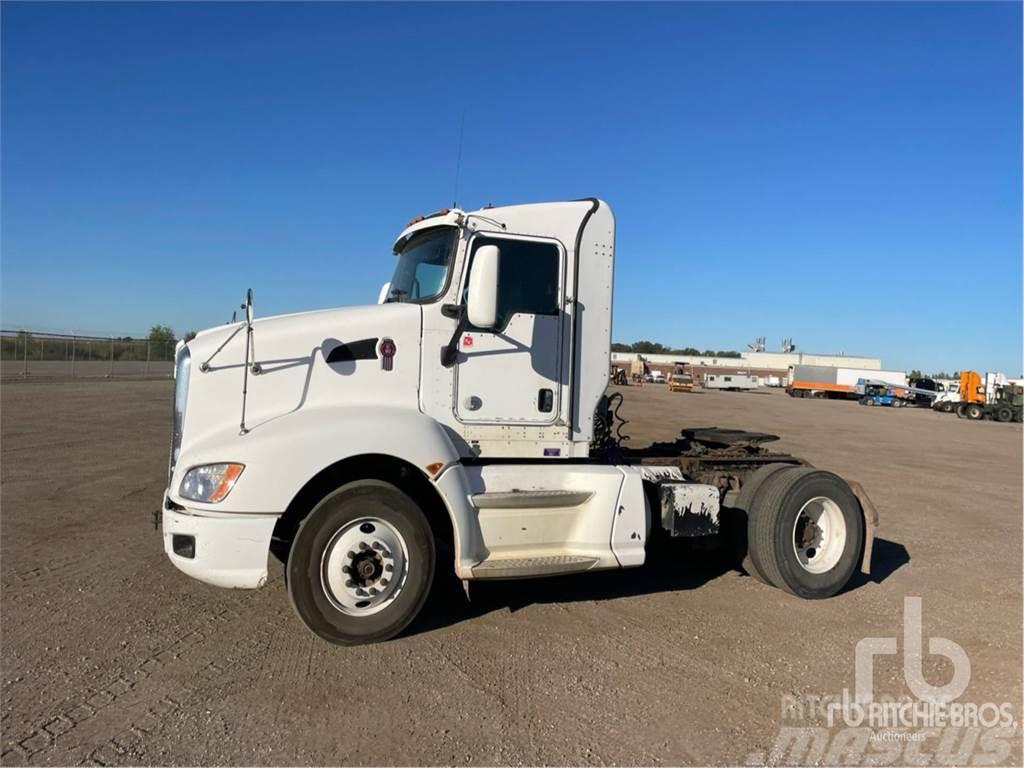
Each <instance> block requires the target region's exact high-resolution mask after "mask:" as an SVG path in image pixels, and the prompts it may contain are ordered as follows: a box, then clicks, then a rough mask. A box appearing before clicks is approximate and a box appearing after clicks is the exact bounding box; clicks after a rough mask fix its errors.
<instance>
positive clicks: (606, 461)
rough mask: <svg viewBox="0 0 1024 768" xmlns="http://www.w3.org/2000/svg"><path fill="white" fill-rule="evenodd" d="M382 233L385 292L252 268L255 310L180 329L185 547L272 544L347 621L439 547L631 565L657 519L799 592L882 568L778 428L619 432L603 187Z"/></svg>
mask: <svg viewBox="0 0 1024 768" xmlns="http://www.w3.org/2000/svg"><path fill="white" fill-rule="evenodd" d="M393 250H394V252H395V254H396V255H397V263H396V265H395V268H394V276H393V277H392V279H391V282H390V284H389V285H388V286H387V287H386V289H385V290H384V291H383V292H382V303H378V304H376V305H371V306H362V307H348V308H342V309H331V310H324V311H316V312H306V313H302V314H294V315H284V316H279V317H268V318H262V319H253V316H252V315H253V307H252V300H251V299H252V297H251V293H250V294H249V297H248V299H247V301H246V304H245V308H246V316H245V319H244V320H243V321H242V322H239V323H235V324H231V325H228V326H219V327H215V328H210V329H208V330H205V331H202V332H201V333H199V334H198V335H196V336H195V337H194V338H192V339H190V340H189V341H187V342H183V343H180V344H179V345H178V349H177V352H176V360H175V391H174V411H173V430H172V439H171V458H170V472H169V477H168V485H167V490H166V493H165V497H164V503H163V543H164V549H165V551H166V553H167V556H168V557H169V558H170V560H171V562H172V563H173V564H174V565H175V566H176V567H177V568H179V569H180V570H181V571H183V572H185V573H186V574H189V575H190V576H193V577H195V578H197V579H200V580H201V581H204V582H207V583H210V584H215V585H218V586H221V587H234V588H255V587H260V586H263V584H264V583H265V582H266V580H267V560H268V557H269V556H270V555H271V551H272V550H273V553H274V556H278V557H281V558H282V559H284V561H285V563H286V566H285V573H286V576H287V578H286V585H287V589H288V593H289V596H290V598H291V602H292V605H293V607H294V608H295V611H296V613H297V614H298V616H299V618H300V619H301V620H302V621H303V622H304V623H305V624H306V626H307V627H309V629H310V630H312V631H313V632H315V633H316V634H317V635H318V636H320V637H321V638H323V639H325V640H327V641H330V642H334V643H339V644H354V643H364V642H372V641H377V640H384V639H387V638H390V637H392V636H394V635H396V634H397V633H399V632H401V631H402V630H403V628H405V627H406V626H407V625H408V624H409V622H410V621H412V619H413V618H414V617H415V616H416V614H417V613H418V612H419V610H420V608H421V607H422V606H423V604H424V601H425V600H426V597H427V594H428V592H429V590H430V588H431V583H432V582H433V580H434V578H435V576H436V575H438V574H440V573H448V574H453V575H454V576H455V577H457V578H459V579H462V580H463V581H464V582H465V583H467V584H468V582H470V581H473V580H478V579H514V578H522V577H536V576H550V575H557V574H564V573H572V572H583V571H595V570H601V569H609V568H630V567H635V566H639V565H642V564H643V563H644V561H645V559H646V558H647V546H648V544H649V542H651V541H652V540H654V539H656V538H659V537H671V536H702V537H703V536H714V535H727V536H729V537H730V538H731V539H732V541H733V544H734V547H735V551H736V552H737V554H738V556H739V557H740V558H742V563H743V567H744V568H745V569H746V570H747V571H748V572H749V573H751V574H753V575H754V576H755V577H756V578H758V579H760V580H761V581H763V582H765V583H766V584H770V585H773V586H776V587H779V588H781V589H783V590H786V591H789V592H791V593H793V594H795V595H798V596H800V597H806V598H816V597H827V596H829V595H833V594H835V593H836V592H838V591H839V590H840V589H842V588H843V587H844V586H845V585H846V584H847V582H848V581H849V579H850V577H851V575H852V574H853V572H854V571H855V570H856V569H857V567H858V566H860V567H861V568H862V569H865V570H867V569H869V566H870V559H871V545H872V540H873V531H874V528H875V525H876V524H877V513H876V512H875V511H874V508H873V507H872V505H871V502H870V500H869V499H868V497H867V496H866V494H865V493H864V492H863V490H862V489H861V488H860V486H859V485H857V484H856V483H847V482H846V481H844V480H843V479H841V478H839V477H837V476H836V475H834V474H832V473H829V472H823V471H819V470H814V469H812V468H810V467H809V465H807V464H806V463H804V462H801V461H800V460H799V459H796V458H794V457H792V456H788V455H784V454H776V453H772V452H770V451H768V450H767V449H766V448H764V445H763V444H764V443H766V442H768V441H770V440H772V439H774V436H772V435H764V434H759V433H747V432H742V431H736V430H723V429H690V430H681V432H680V433H679V437H678V438H677V439H676V440H675V441H673V442H669V443H659V444H655V445H652V446H649V447H647V448H644V449H630V448H628V447H627V446H625V445H623V444H622V442H621V436H620V434H619V429H620V428H621V424H620V423H617V418H616V411H617V407H618V401H619V400H620V399H621V398H622V394H621V393H619V392H616V393H612V394H608V393H606V388H607V385H608V372H609V345H610V341H611V339H610V337H609V332H610V329H611V307H612V265H613V259H614V251H615V220H614V218H613V216H612V212H611V209H610V208H609V207H608V205H607V204H605V203H603V202H601V201H599V200H596V199H586V200H579V201H572V202H562V203H544V204H538V205H516V206H508V207H503V208H489V209H483V210H479V211H472V212H465V211H461V210H444V211H440V212H438V213H435V214H432V215H429V216H426V217H423V216H420V217H417V218H416V219H414V220H413V221H411V222H410V223H409V224H408V225H407V226H406V227H405V229H403V230H402V231H401V233H400V234H399V236H398V238H397V240H396V241H395V243H394V247H393ZM748 541H749V546H748V545H747V542H748ZM272 545H273V546H272Z"/></svg>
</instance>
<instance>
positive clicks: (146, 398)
mask: <svg viewBox="0 0 1024 768" xmlns="http://www.w3.org/2000/svg"><path fill="white" fill-rule="evenodd" d="M626 395H627V401H626V406H625V407H624V408H623V413H624V415H626V417H627V418H629V419H631V420H632V422H631V423H630V424H629V425H628V426H627V427H626V430H625V431H626V432H627V433H629V434H631V435H632V436H633V444H640V443H642V442H644V441H646V440H651V439H668V438H671V437H673V436H674V434H675V433H676V431H677V428H678V427H679V426H682V425H690V426H698V425H700V426H709V425H717V426H723V427H742V428H751V429H758V430H765V431H770V432H776V433H778V434H780V435H782V436H783V440H782V441H781V443H780V444H778V445H779V446H780V447H781V448H782V449H786V450H789V451H792V452H793V453H795V454H797V455H800V456H803V457H805V458H807V459H808V460H810V461H812V462H813V463H814V464H816V465H817V466H819V467H823V468H828V469H832V470H835V471H837V472H839V473H840V474H843V475H845V476H847V477H849V478H853V479H858V480H860V481H861V482H862V483H863V485H864V487H865V488H866V489H867V491H868V493H869V494H870V495H871V496H872V498H873V499H874V501H875V503H876V504H877V506H878V508H879V510H880V514H881V522H882V528H881V530H880V532H879V534H880V536H881V537H882V540H881V541H879V542H878V543H877V549H876V558H875V572H874V573H873V575H872V577H871V578H870V579H861V580H859V581H857V582H856V583H855V584H854V586H853V588H851V589H850V590H849V591H847V592H845V593H844V594H842V595H840V596H838V597H836V598H833V599H831V600H828V601H823V602H820V601H816V602H805V601H800V600H797V599H795V598H792V597H790V596H788V595H786V594H784V593H783V592H781V591H778V590H773V589H769V588H767V587H765V586H763V585H761V584H759V583H757V582H756V581H755V580H754V579H752V578H749V577H745V576H742V575H741V574H739V573H737V572H735V571H732V570H729V569H728V567H727V565H725V564H724V563H723V562H722V561H721V559H719V558H716V557H713V556H711V557H709V556H699V555H696V554H693V555H686V554H685V553H679V552H676V553H675V554H674V555H673V557H674V559H675V561H666V560H662V561H660V562H659V563H657V564H654V565H651V566H648V567H645V568H644V569H640V570H634V571H625V572H620V573H604V574H591V575H587V576H575V577H564V578H561V579H557V580H547V581H529V582H514V583H509V584H497V583H495V584H484V585H474V590H473V593H472V596H473V600H472V602H471V603H470V604H466V603H465V602H464V601H461V600H458V599H456V598H455V597H453V596H451V595H447V594H446V595H444V596H440V597H438V598H437V599H436V600H435V602H434V605H433V607H432V608H431V609H430V610H429V612H428V614H427V615H426V616H425V618H423V619H422V620H420V621H419V622H418V623H417V624H415V625H414V627H413V629H412V631H411V632H409V633H407V635H406V636H404V637H402V638H400V639H398V640H395V641H392V642H389V643H386V644H383V645H378V646H369V647H360V648H354V649H342V648H335V647H332V646H329V645H326V644H324V643H323V642H321V641H319V640H317V639H315V638H314V637H313V636H312V635H310V634H309V633H308V632H307V631H306V630H305V629H304V628H303V627H302V626H301V625H300V624H299V622H298V620H297V619H296V618H294V616H293V615H292V611H291V608H290V606H289V604H288V599H287V596H286V594H285V591H284V589H283V584H282V579H281V568H280V566H279V565H278V564H276V562H275V563H273V566H272V569H271V582H270V584H269V585H268V586H267V587H266V588H264V589H262V590H258V591H254V592H231V591H226V590H221V589H216V588H214V587H208V586H206V585H203V584H200V583H199V582H196V581H193V580H191V579H189V578H187V577H186V576H184V575H183V574H181V573H179V572H178V571H176V570H175V569H174V568H173V567H172V566H171V564H170V563H169V562H168V561H167V560H166V559H165V558H164V556H163V553H162V551H161V545H160V537H159V534H158V533H157V532H156V531H155V530H154V528H153V519H152V514H153V512H154V511H155V510H157V509H158V508H159V505H160V500H161V493H162V491H163V486H164V482H165V473H166V465H167V443H168V435H169V416H170V396H171V384H170V383H169V382H165V381H141V382H116V381H115V382H103V381H97V382H49V383H47V382H28V383H12V384H5V385H4V386H3V388H2V409H3V410H2V420H3V421H2V507H3V509H2V527H0V535H2V548H0V555H2V570H0V575H2V590H3V591H2V606H0V607H2V613H3V636H2V641H3V644H2V662H3V664H2V666H3V699H2V707H3V710H2V722H0V724H2V731H3V734H2V736H3V747H2V749H3V753H2V757H0V760H2V762H3V764H5V765H15V764H25V763H31V764H64V765H73V764H79V763H103V764H140V763H164V764H220V763H228V764H286V765H287V764H308V763H314V764H342V763H346V764H353V763H362V764H391V765H402V764H423V763H431V764H433V763H449V764H453V763H456V764H464V763H474V764H487V765H494V764H518V763H522V764H592V763H593V764H605V763H619V764H649V763H667V764H694V763H696V764H709V763H734V764H735V763H740V764H742V763H746V762H762V761H764V760H765V759H768V758H769V757H770V750H771V749H772V745H773V743H774V741H775V739H776V736H777V735H778V734H779V729H780V727H782V726H786V725H794V724H795V725H806V724H809V722H810V721H799V722H796V723H794V722H791V721H788V720H784V719H783V714H784V713H783V703H784V701H786V699H785V698H784V697H787V696H790V697H793V696H796V697H803V696H824V695H829V694H832V695H835V694H839V693H840V692H841V691H842V690H843V689H844V688H850V689H852V688H853V684H854V647H855V645H856V643H857V641H858V640H860V639H862V638H864V637H869V636H876V637H899V638H900V643H901V644H902V642H903V640H902V631H903V629H902V628H903V621H902V612H903V599H904V597H905V596H921V597H922V599H923V615H924V635H925V637H926V638H927V637H930V636H932V637H933V636H939V637H944V638H949V639H950V640H952V641H955V642H956V643H959V644H960V645H961V646H962V647H963V648H964V649H965V651H966V652H967V654H968V655H969V657H970V662H971V681H970V687H969V688H968V689H967V691H966V693H965V694H964V695H963V697H962V699H963V700H967V701H971V702H978V703H982V702H989V701H991V702H1004V701H1009V702H1011V703H1013V705H1014V708H1015V710H1014V717H1016V718H1018V719H1019V718H1020V714H1021V709H1020V701H1021V661H1022V652H1021V640H1022V637H1021V625H1022V615H1021V605H1022V603H1021V601H1022V595H1021V568H1022V563H1021V509H1022V499H1021V481H1022V478H1021V467H1022V451H1021V437H1022V436H1021V427H1020V425H1017V424H1013V425H1007V424H998V423H990V422H986V423H971V422H966V421H962V420H959V419H957V418H956V417H955V416H949V415H942V414H937V413H932V412H930V411H921V410H914V409H904V410H901V411H897V410H893V409H881V408H879V409H869V408H864V407H860V406H858V405H857V404H856V403H846V402H831V401H804V400H792V399H790V398H787V397H785V396H784V395H781V394H780V393H777V392H776V393H771V394H753V393H751V394H740V393H707V394H700V393H694V394H670V393H668V392H666V391H665V389H664V388H663V387H658V386H648V387H646V388H643V389H641V388H629V389H627V390H626ZM925 648H926V649H927V643H925ZM901 661H902V659H901V658H900V657H897V656H891V657H879V658H878V660H877V661H876V668H875V691H876V695H877V694H878V693H887V694H891V695H894V696H900V695H905V694H906V693H907V686H906V683H905V682H904V676H903V668H902V663H901ZM924 670H925V676H926V677H927V678H928V680H929V681H930V682H932V683H933V684H936V685H940V684H943V683H944V682H946V681H947V680H948V679H949V676H950V674H951V665H950V664H948V663H947V662H944V661H943V660H942V658H941V657H936V656H928V657H927V658H926V660H925V663H924ZM815 722H817V721H815ZM934 749H935V744H934V743H932V744H931V751H934ZM979 749H980V747H979ZM922 751H924V752H925V753H926V754H927V753H928V752H929V749H928V748H922ZM909 758H910V755H909V753H906V754H904V755H903V756H900V757H898V758H897V759H896V760H895V762H896V763H898V764H902V763H906V762H909V761H910V760H909ZM854 759H857V758H854ZM936 759H938V758H936ZM1020 760H1021V755H1020V741H1019V739H1018V738H1017V737H1014V738H1013V739H1012V751H1011V752H1010V753H1009V754H1008V755H1007V756H1004V757H1003V758H1002V759H1000V760H998V761H997V762H1000V763H1013V764H1019V762H1020ZM842 762H851V760H850V759H844V760H842ZM954 762H960V763H964V762H966V760H965V759H961V760H958V761H954Z"/></svg>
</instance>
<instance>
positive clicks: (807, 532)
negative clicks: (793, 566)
mask: <svg viewBox="0 0 1024 768" xmlns="http://www.w3.org/2000/svg"><path fill="white" fill-rule="evenodd" d="M845 548H846V520H845V519H844V518H843V511H842V510H841V509H840V508H839V505H838V504H836V503H835V502H834V501H832V499H830V498H827V497H826V496H815V497H814V498H813V499H811V500H810V501H808V502H807V503H806V504H804V505H803V507H801V508H800V512H799V514H797V516H796V520H794V521H793V552H794V554H795V555H796V559H797V562H798V563H800V567H801V568H803V569H804V570H805V571H807V572H808V573H825V572H827V571H830V570H831V569H832V568H835V566H836V564H837V563H838V562H839V558H841V557H842V556H843V550H844V549H845Z"/></svg>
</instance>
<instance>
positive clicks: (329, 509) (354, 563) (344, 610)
mask: <svg viewBox="0 0 1024 768" xmlns="http://www.w3.org/2000/svg"><path fill="white" fill-rule="evenodd" d="M434 564H435V550H434V537H433V533H432V531H431V529H430V524H429V523H428V522H427V519H426V517H425V516H424V514H423V511H422V510H421V509H420V508H419V506H417V505H416V503H415V502H414V501H413V500H412V499H411V498H409V496H407V495H406V494H405V493H403V492H402V491H400V490H399V489H398V488H396V487H395V486H393V485H391V484H390V483H385V482H382V481H379V480H359V481H356V482H352V483H348V484H346V485H343V486H342V487H340V488H338V489H337V490H336V491H334V492H333V493H331V494H329V495H328V496H327V497H325V498H324V499H323V500H321V501H320V503H319V504H317V506H316V507H315V508H314V509H313V511H312V512H310V513H309V515H308V516H307V517H306V519H305V520H303V521H302V524H301V526H300V527H299V530H298V532H297V533H296V535H295V540H294V542H293V543H292V548H291V552H290V553H289V555H288V565H287V573H288V595H289V597H290V598H291V602H292V607H293V608H294V609H295V612H296V613H297V614H298V616H299V618H300V619H301V620H302V623H303V624H305V625H306V626H307V627H308V628H309V629H310V630H311V631H312V632H313V633H315V634H316V635H318V636H319V637H321V638H323V639H324V640H327V641H328V642H330V643H335V644H337V645H358V644H361V643H372V642H378V641H381V640H388V639H390V638H392V637H394V636H395V635H397V634H398V633H399V632H401V631H402V630H403V629H405V628H406V627H407V626H408V625H409V623H410V622H411V621H412V620H413V619H414V618H416V615H417V614H418V613H419V612H420V609H421V608H422V607H423V603H424V602H425V601H426V599H427V595H428V594H429V592H430V586H431V583H432V582H433V580H434Z"/></svg>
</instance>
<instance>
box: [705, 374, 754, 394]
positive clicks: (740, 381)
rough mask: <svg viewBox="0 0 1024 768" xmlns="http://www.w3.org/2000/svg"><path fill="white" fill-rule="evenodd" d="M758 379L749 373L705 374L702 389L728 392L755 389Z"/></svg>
mask: <svg viewBox="0 0 1024 768" xmlns="http://www.w3.org/2000/svg"><path fill="white" fill-rule="evenodd" d="M760 386H761V381H760V379H759V378H758V377H757V376H756V375H754V374H751V373H705V374H704V389H724V390H727V391H730V392H739V391H741V390H750V389H757V388H758V387H760Z"/></svg>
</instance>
